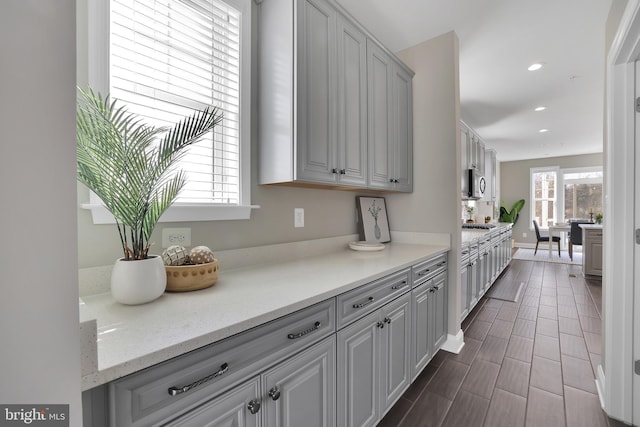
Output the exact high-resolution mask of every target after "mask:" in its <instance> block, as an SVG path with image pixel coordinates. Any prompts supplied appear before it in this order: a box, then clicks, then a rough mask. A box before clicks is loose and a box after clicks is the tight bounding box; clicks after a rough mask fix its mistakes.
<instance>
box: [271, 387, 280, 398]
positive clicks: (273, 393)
mask: <svg viewBox="0 0 640 427" xmlns="http://www.w3.org/2000/svg"><path fill="white" fill-rule="evenodd" d="M269 397H270V398H271V399H272V400H278V399H280V387H278V386H277V385H276V386H273V388H272V389H271V390H269Z"/></svg>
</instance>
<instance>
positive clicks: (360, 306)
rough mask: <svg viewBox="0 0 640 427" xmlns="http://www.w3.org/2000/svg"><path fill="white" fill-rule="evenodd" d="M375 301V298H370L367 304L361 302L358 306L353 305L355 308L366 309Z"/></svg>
mask: <svg viewBox="0 0 640 427" xmlns="http://www.w3.org/2000/svg"><path fill="white" fill-rule="evenodd" d="M374 301H375V298H374V297H369V299H367V301H366V302H359V303H358V304H353V308H362V307H366V306H368V305H369V304H371V303H372V302H374Z"/></svg>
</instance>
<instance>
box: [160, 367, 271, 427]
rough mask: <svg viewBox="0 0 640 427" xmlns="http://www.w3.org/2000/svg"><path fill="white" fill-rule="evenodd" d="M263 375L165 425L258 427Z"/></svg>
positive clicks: (175, 426) (186, 426) (174, 426)
mask: <svg viewBox="0 0 640 427" xmlns="http://www.w3.org/2000/svg"><path fill="white" fill-rule="evenodd" d="M259 381H260V378H259V377H256V378H254V379H252V380H250V381H247V382H246V383H245V384H243V385H241V386H239V387H237V388H235V389H233V390H231V391H229V392H227V393H225V394H223V395H222V396H220V397H218V398H216V399H213V400H212V401H210V402H207V403H205V404H204V405H202V406H200V407H198V408H196V409H194V410H193V411H191V412H189V413H188V414H187V415H184V416H182V417H180V418H178V419H177V420H174V421H172V422H170V423H169V424H164V425H166V426H171V427H177V426H181V427H259V426H261V425H262V423H261V422H260V417H261V414H262V412H261V411H260V410H261V400H260V399H259V396H260V388H259Z"/></svg>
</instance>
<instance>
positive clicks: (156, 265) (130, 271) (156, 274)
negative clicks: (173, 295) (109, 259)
mask: <svg viewBox="0 0 640 427" xmlns="http://www.w3.org/2000/svg"><path fill="white" fill-rule="evenodd" d="M166 287H167V274H166V272H165V269H164V264H163V263H162V259H161V258H160V257H159V256H153V257H151V258H147V259H143V260H139V261H125V260H124V259H123V258H120V259H118V260H116V263H115V265H114V266H113V272H112V273H111V295H113V298H114V299H115V300H116V301H118V302H119V303H121V304H127V305H136V304H144V303H147V302H151V301H153V300H155V299H157V298H158V297H160V295H162V294H163V293H164V290H165V289H166Z"/></svg>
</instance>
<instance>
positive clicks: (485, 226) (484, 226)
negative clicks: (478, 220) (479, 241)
mask: <svg viewBox="0 0 640 427" xmlns="http://www.w3.org/2000/svg"><path fill="white" fill-rule="evenodd" d="M495 226H496V225H495V224H469V223H465V224H462V228H477V229H481V230H490V229H492V228H494V227H495Z"/></svg>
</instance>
